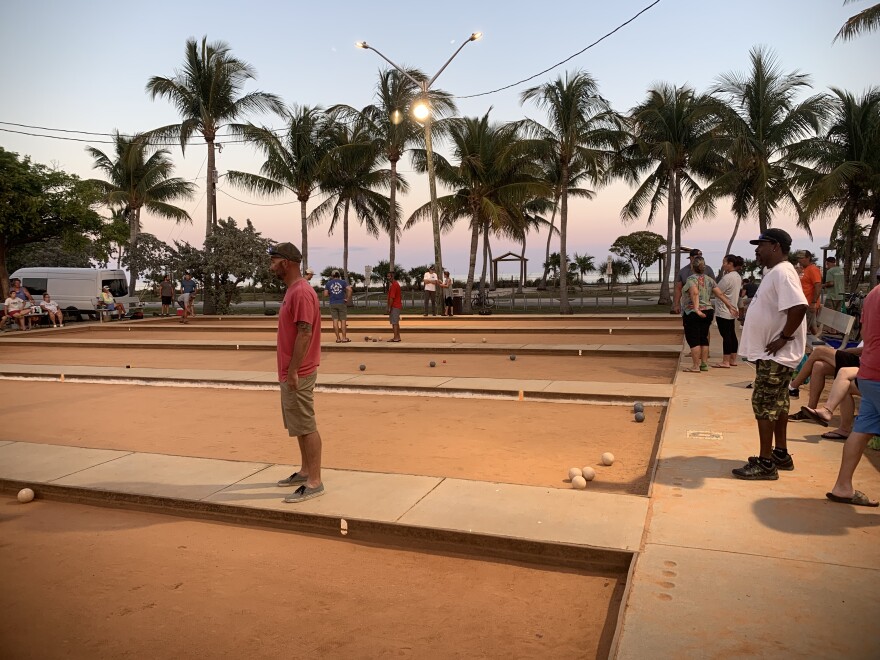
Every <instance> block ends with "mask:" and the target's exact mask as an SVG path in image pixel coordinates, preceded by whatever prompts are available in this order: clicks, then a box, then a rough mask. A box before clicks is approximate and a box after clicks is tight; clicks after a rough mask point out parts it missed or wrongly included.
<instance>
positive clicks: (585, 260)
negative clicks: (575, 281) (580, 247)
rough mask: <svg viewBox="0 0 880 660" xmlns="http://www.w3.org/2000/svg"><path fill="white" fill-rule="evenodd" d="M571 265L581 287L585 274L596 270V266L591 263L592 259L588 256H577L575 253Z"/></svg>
mask: <svg viewBox="0 0 880 660" xmlns="http://www.w3.org/2000/svg"><path fill="white" fill-rule="evenodd" d="M572 263H573V264H574V265H575V266H576V268H577V273H578V275H579V276H580V280H581V286H583V284H584V275H586V274H587V273H592V272H594V271H595V270H596V264H594V263H593V257H592V256H590V255H589V254H578V253H577V252H575V253H574V258H573V259H572Z"/></svg>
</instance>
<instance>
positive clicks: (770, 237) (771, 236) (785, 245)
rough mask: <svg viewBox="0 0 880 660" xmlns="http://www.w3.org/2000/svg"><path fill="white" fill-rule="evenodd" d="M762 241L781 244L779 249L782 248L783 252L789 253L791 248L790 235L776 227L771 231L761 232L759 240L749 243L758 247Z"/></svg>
mask: <svg viewBox="0 0 880 660" xmlns="http://www.w3.org/2000/svg"><path fill="white" fill-rule="evenodd" d="M762 241H771V242H773V243H779V247H781V248H782V251H783V252H788V250H789V248H791V236H789V235H788V232H787V231H783V230H782V229H777V228H776V227H771V228H770V229H767V230H766V231H763V232H761V235H760V236H758V238H756V239H755V240H753V241H749V243H751V244H752V245H757V244H758V243H761V242H762Z"/></svg>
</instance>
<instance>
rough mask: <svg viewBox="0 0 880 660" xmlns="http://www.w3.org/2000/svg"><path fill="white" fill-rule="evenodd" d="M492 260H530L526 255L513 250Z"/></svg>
mask: <svg viewBox="0 0 880 660" xmlns="http://www.w3.org/2000/svg"><path fill="white" fill-rule="evenodd" d="M492 261H528V259H526V258H525V257H523V256H521V255H519V254H514V253H513V252H506V253H504V254H502V255H500V256H498V257H495V258H494V259H492Z"/></svg>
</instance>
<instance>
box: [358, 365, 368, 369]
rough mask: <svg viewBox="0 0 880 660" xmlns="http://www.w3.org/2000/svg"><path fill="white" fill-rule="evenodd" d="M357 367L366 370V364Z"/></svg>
mask: <svg viewBox="0 0 880 660" xmlns="http://www.w3.org/2000/svg"><path fill="white" fill-rule="evenodd" d="M358 369H360V370H361V371H366V370H367V365H365V364H362V365H361V366H359V367H358Z"/></svg>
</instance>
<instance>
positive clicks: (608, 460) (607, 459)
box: [602, 451, 614, 465]
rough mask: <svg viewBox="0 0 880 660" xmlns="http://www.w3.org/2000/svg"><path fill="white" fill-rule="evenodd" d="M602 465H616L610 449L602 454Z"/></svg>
mask: <svg viewBox="0 0 880 660" xmlns="http://www.w3.org/2000/svg"><path fill="white" fill-rule="evenodd" d="M602 465H614V454H612V453H611V452H610V451H606V452H605V453H604V454H602Z"/></svg>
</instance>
